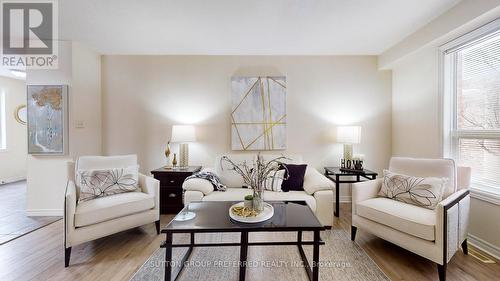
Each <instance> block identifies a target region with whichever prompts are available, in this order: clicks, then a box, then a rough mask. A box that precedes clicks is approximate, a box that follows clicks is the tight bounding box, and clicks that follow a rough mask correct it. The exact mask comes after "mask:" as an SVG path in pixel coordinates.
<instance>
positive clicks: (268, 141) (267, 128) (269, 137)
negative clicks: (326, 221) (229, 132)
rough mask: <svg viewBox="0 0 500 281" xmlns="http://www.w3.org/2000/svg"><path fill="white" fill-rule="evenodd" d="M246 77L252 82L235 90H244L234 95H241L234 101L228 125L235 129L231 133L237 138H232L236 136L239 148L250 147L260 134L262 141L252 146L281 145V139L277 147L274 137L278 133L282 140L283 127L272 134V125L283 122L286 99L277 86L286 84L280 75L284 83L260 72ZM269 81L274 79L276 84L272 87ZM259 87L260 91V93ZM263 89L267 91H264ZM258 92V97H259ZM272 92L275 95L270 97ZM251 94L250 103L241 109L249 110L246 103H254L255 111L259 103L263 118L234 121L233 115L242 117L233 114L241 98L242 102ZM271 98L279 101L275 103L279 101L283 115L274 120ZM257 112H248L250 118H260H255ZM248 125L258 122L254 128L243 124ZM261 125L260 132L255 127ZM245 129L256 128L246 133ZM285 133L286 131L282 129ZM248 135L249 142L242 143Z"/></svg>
mask: <svg viewBox="0 0 500 281" xmlns="http://www.w3.org/2000/svg"><path fill="white" fill-rule="evenodd" d="M248 79H251V80H250V81H248V83H249V84H250V83H252V84H251V86H250V87H249V88H247V89H244V88H239V89H238V91H242V92H243V91H244V95H243V96H239V95H236V96H239V97H241V99H240V100H239V101H237V105H236V106H235V108H234V109H233V110H232V111H231V127H233V126H234V130H235V131H233V134H234V133H236V134H234V135H233V142H236V139H234V138H235V137H236V136H237V138H238V142H239V145H240V148H241V149H242V150H249V149H250V147H251V146H252V145H253V144H255V142H257V141H258V140H259V139H261V138H262V143H259V145H258V147H254V148H253V149H263V150H274V149H284V143H283V142H279V147H278V148H276V146H275V145H276V143H275V137H281V138H280V140H282V138H283V131H282V130H278V131H277V132H278V133H277V135H275V132H274V130H273V128H274V126H276V125H280V126H286V120H284V119H285V117H286V100H284V99H285V98H286V92H284V90H279V87H282V88H283V89H286V86H285V85H284V84H283V83H285V80H284V79H283V83H281V82H278V81H277V80H276V79H274V78H273V77H261V76H259V77H256V78H248ZM253 79H255V81H253ZM264 79H265V80H264ZM280 79H281V78H280ZM257 83H258V85H257ZM264 83H267V86H266V85H264ZM271 83H275V84H277V85H278V86H279V87H274V85H273V87H271ZM240 87H241V86H240ZM256 87H258V88H256ZM272 89H273V91H272ZM258 91H260V93H259V92H258ZM266 91H267V93H266ZM271 91H272V92H271ZM266 94H267V96H266ZM257 95H260V97H258V96H257ZM271 95H276V98H277V99H274V98H271ZM250 97H251V101H250V102H251V103H252V104H250V103H246V104H245V105H244V109H242V110H244V111H243V112H246V110H248V109H247V108H248V106H257V108H256V110H257V112H258V107H261V109H262V120H255V121H254V120H249V121H238V122H237V121H236V118H241V116H240V115H236V114H235V113H236V111H237V110H238V108H240V107H241V106H242V104H243V102H245V100H247V99H249V100H250ZM280 99H281V100H280ZM272 102H278V104H279V105H280V106H279V108H280V110H278V112H280V113H281V112H283V113H284V115H283V116H281V117H280V118H279V120H273V111H274V110H273V107H272V105H273V104H272ZM279 102H281V103H279ZM259 103H260V106H258V104H259ZM257 112H254V113H253V114H254V115H250V116H253V118H251V119H260V118H255V117H256V115H255V114H256V113H257ZM258 114H260V113H258ZM275 114H276V113H275ZM248 125H257V126H256V127H254V128H253V129H249V128H248V127H244V126H248ZM260 125H261V126H262V129H261V130H262V132H261V133H260V134H259V132H258V130H259V129H260V128H259V127H260ZM242 128H243V129H242ZM285 129H286V127H285ZM248 130H257V131H254V133H250V134H249V133H248ZM255 134H259V135H258V136H257V137H255ZM285 134H286V131H285ZM248 137H250V138H251V139H252V140H251V141H250V142H249V143H248V144H245V142H246V140H247V138H248ZM254 137H255V138H254ZM284 138H285V141H286V135H284ZM234 145H235V144H234V143H233V147H234ZM234 149H236V148H234Z"/></svg>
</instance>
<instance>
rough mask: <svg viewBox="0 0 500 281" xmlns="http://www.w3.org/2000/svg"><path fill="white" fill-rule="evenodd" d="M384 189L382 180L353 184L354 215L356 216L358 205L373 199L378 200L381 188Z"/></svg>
mask: <svg viewBox="0 0 500 281" xmlns="http://www.w3.org/2000/svg"><path fill="white" fill-rule="evenodd" d="M381 187H382V179H375V180H370V181H363V182H357V183H353V184H352V214H353V215H355V214H356V204H357V203H358V202H361V201H365V200H368V199H371V198H376V197H377V194H378V192H379V191H380V188H381Z"/></svg>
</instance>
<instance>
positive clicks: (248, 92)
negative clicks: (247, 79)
mask: <svg viewBox="0 0 500 281" xmlns="http://www.w3.org/2000/svg"><path fill="white" fill-rule="evenodd" d="M259 81H260V77H259V79H257V81H255V83H253V85H252V87H250V89H248V91H247V93H246V94H245V95H244V96H243V98H242V99H241V100H240V103H238V105H237V106H236V107H235V108H234V109H233V111H232V112H231V114H232V113H234V112H235V111H236V109H238V107H240V105H241V104H242V103H243V101H244V100H245V98H246V97H247V96H248V95H249V94H250V92H251V91H252V89H253V87H255V85H257V82H259Z"/></svg>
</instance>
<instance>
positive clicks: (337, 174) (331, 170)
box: [325, 167, 378, 217]
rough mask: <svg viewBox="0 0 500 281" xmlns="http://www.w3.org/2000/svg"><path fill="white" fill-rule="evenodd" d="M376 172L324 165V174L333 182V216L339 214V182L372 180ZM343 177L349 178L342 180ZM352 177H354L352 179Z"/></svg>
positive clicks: (375, 176)
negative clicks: (341, 168) (343, 169)
mask: <svg viewBox="0 0 500 281" xmlns="http://www.w3.org/2000/svg"><path fill="white" fill-rule="evenodd" d="M377 175H378V174H377V173H376V172H374V171H370V170H368V169H364V170H363V171H348V172H345V171H341V170H340V167H325V176H326V177H327V178H329V179H330V180H331V181H333V182H334V183H335V212H334V214H335V216H336V217H339V215H340V207H339V206H340V202H339V201H340V199H339V198H340V184H341V183H356V182H362V181H366V180H374V179H376V178H377ZM343 177H349V179H346V180H343V179H342V178H343ZM352 177H355V178H354V179H353V178H352Z"/></svg>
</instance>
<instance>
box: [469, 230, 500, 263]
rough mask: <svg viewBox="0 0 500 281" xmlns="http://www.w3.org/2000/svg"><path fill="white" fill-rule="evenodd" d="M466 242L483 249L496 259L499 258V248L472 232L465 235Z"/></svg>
mask: <svg viewBox="0 0 500 281" xmlns="http://www.w3.org/2000/svg"><path fill="white" fill-rule="evenodd" d="M467 242H468V243H470V244H471V245H473V246H474V247H476V248H478V249H480V250H481V251H484V252H485V253H487V254H488V255H490V256H493V257H494V258H496V259H497V260H500V248H499V247H497V246H495V245H493V244H491V243H489V242H486V241H484V240H483V239H481V238H479V237H477V236H474V235H472V234H470V233H469V234H468V235H467Z"/></svg>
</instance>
